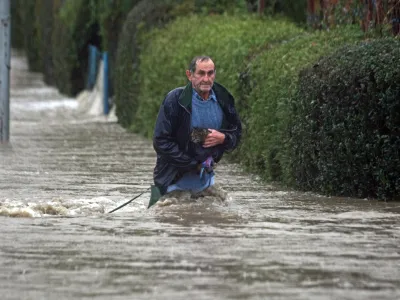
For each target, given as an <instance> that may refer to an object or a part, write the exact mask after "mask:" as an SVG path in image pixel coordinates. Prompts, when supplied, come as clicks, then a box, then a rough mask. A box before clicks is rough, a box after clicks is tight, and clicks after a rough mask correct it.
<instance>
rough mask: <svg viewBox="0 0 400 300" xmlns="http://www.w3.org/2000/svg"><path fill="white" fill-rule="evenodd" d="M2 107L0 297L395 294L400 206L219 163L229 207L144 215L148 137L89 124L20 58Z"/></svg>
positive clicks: (105, 122) (186, 207)
mask: <svg viewBox="0 0 400 300" xmlns="http://www.w3.org/2000/svg"><path fill="white" fill-rule="evenodd" d="M10 106H11V124H10V125H11V126H10V143H9V144H6V145H1V146H0V236H1V243H0V269H1V272H0V294H1V297H0V298H1V299H7V300H8V299H57V300H61V299H163V300H165V299H188V298H192V299H400V203H396V202H393V203H383V202H376V201H367V200H361V199H344V198H328V197H321V196H317V195H313V194H309V193H293V192H288V191H285V190H280V189H278V188H276V187H273V186H270V185H267V184H263V183H260V182H259V181H258V180H257V178H256V177H255V176H250V175H248V174H246V173H244V172H243V171H242V170H241V169H240V168H239V167H238V166H237V165H234V164H228V163H227V162H223V163H222V164H220V165H219V166H218V169H217V170H216V173H217V180H218V181H219V182H220V184H221V185H222V186H223V187H224V188H225V189H226V190H227V191H228V192H229V200H228V202H227V205H221V204H220V203H218V202H217V201H212V200H213V199H204V201H198V202H195V203H186V204H180V205H171V206H167V207H153V208H151V209H147V208H146V207H147V203H148V199H149V193H148V192H147V191H146V190H147V188H148V187H149V185H150V184H151V182H152V170H153V167H154V163H155V154H154V151H153V148H152V145H151V141H149V140H146V139H143V138H142V137H140V136H137V135H135V134H132V133H128V132H126V131H125V130H124V129H123V128H121V127H120V126H119V125H118V124H116V123H115V122H113V121H112V120H111V121H110V120H109V119H107V118H105V117H103V116H89V115H88V114H86V112H85V111H82V110H80V106H79V105H78V103H77V101H76V100H75V99H68V98H65V97H64V96H62V95H60V94H59V93H58V92H57V91H56V90H54V89H53V88H51V87H47V86H45V85H44V84H43V82H42V79H41V76H40V74H34V73H29V72H28V71H27V69H26V62H25V60H24V58H23V57H22V56H20V55H18V53H14V56H13V58H12V70H11V103H10ZM142 192H144V194H143V195H142V196H140V197H139V198H138V199H136V200H134V201H133V202H132V203H130V204H129V205H127V206H125V207H124V208H122V209H120V210H118V211H116V212H114V213H112V214H108V213H107V212H109V211H110V210H111V209H113V208H115V207H117V206H118V205H120V204H122V203H124V202H126V201H128V200H129V199H130V198H132V197H134V196H135V195H138V194H140V193H142Z"/></svg>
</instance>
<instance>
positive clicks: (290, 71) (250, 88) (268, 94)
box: [236, 27, 363, 184]
mask: <svg viewBox="0 0 400 300" xmlns="http://www.w3.org/2000/svg"><path fill="white" fill-rule="evenodd" d="M362 37H363V34H362V32H361V31H360V30H359V28H357V27H343V28H340V29H338V30H333V31H330V32H326V31H317V32H314V33H307V34H304V35H301V36H298V37H296V38H294V39H292V40H290V41H288V42H286V43H283V44H276V45H270V47H269V49H266V50H265V51H262V52H260V53H258V54H257V53H255V54H254V55H253V56H252V57H251V59H250V60H249V62H248V65H247V69H246V71H245V72H243V73H242V76H241V97H240V98H241V99H242V101H241V102H240V106H239V108H240V112H241V116H242V119H243V120H244V122H245V125H246V134H245V135H244V137H243V142H242V143H241V146H240V148H239V151H237V152H236V156H239V157H240V161H241V162H242V163H243V164H244V165H245V166H246V167H247V169H248V170H249V171H254V172H257V173H259V174H260V175H261V177H262V178H264V179H266V180H272V181H282V182H284V183H286V184H290V183H291V182H292V180H293V176H292V172H291V168H290V163H289V161H288V159H289V157H290V154H289V153H288V150H289V149H288V147H287V145H288V137H287V128H288V122H289V101H290V99H291V98H292V97H293V96H294V93H295V91H296V88H297V81H298V74H299V72H300V70H301V69H302V68H304V67H306V66H308V65H311V64H313V63H314V62H315V61H316V60H317V59H319V58H320V57H321V56H323V55H327V54H329V53H332V52H333V51H334V50H335V49H337V48H338V47H340V46H342V45H344V44H347V43H354V42H356V41H359V40H361V39H362Z"/></svg>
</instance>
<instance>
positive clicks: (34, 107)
mask: <svg viewBox="0 0 400 300" xmlns="http://www.w3.org/2000/svg"><path fill="white" fill-rule="evenodd" d="M11 105H12V106H13V107H14V108H17V109H19V110H29V111H44V110H54V109H58V108H69V109H76V108H77V107H78V103H77V101H76V100H74V99H65V100H51V101H32V102H24V103H18V102H15V103H12V104H11Z"/></svg>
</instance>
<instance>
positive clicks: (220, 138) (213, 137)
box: [203, 129, 225, 148]
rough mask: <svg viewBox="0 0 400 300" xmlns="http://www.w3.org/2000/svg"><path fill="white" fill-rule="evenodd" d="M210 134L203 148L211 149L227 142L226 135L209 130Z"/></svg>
mask: <svg viewBox="0 0 400 300" xmlns="http://www.w3.org/2000/svg"><path fill="white" fill-rule="evenodd" d="M209 131H210V133H209V134H208V135H207V137H206V140H205V141H204V144H203V147H204V148H209V147H214V146H217V145H220V144H222V143H223V142H224V141H225V134H223V133H221V132H219V131H217V130H215V129H209Z"/></svg>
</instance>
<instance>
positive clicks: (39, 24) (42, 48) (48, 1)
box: [34, 0, 58, 85]
mask: <svg viewBox="0 0 400 300" xmlns="http://www.w3.org/2000/svg"><path fill="white" fill-rule="evenodd" d="M53 3H54V1H53V0H36V1H35V22H34V26H35V28H36V38H37V45H38V57H39V63H40V69H39V71H41V72H42V73H43V75H44V76H43V79H44V82H45V83H47V84H49V85H54V83H55V82H54V70H53V68H54V67H53V55H52V44H51V40H52V30H53V13H52V12H53V9H54V10H55V11H57V10H58V8H53ZM49 12H50V13H49Z"/></svg>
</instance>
